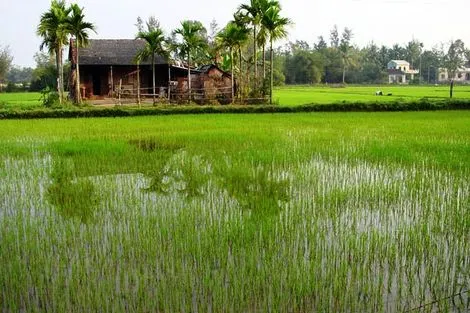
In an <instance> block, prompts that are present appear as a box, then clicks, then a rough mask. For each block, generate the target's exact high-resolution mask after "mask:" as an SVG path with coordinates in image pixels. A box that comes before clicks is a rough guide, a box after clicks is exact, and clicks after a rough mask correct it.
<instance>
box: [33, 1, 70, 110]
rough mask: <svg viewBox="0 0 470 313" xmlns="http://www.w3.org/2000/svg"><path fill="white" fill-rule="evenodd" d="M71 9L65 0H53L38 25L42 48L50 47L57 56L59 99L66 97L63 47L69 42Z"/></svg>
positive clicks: (50, 50)
mask: <svg viewBox="0 0 470 313" xmlns="http://www.w3.org/2000/svg"><path fill="white" fill-rule="evenodd" d="M70 11H71V9H70V8H69V7H67V6H66V4H65V0H52V2H51V6H50V8H49V10H48V11H47V12H45V13H43V14H42V15H41V19H40V22H39V25H38V27H37V35H38V36H40V37H42V40H43V41H42V43H41V46H40V49H41V50H43V49H44V48H45V47H47V48H48V51H49V53H50V54H54V55H55V57H56V67H57V72H58V90H59V101H60V102H61V103H62V101H63V99H64V67H63V52H62V50H63V48H64V46H66V45H67V44H68V34H69V32H68V30H67V20H68V17H69V13H70Z"/></svg>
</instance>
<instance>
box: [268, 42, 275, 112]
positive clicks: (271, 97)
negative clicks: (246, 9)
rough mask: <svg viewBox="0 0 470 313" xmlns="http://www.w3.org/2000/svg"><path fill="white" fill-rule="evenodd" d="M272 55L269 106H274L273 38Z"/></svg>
mask: <svg viewBox="0 0 470 313" xmlns="http://www.w3.org/2000/svg"><path fill="white" fill-rule="evenodd" d="M270 50H271V51H270V53H271V64H270V66H271V73H270V75H271V79H270V83H269V104H270V105H272V104H273V86H274V51H273V39H272V37H271V47H270Z"/></svg>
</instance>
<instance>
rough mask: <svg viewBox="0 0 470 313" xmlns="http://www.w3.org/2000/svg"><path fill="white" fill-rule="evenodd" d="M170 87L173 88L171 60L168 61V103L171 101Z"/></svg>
mask: <svg viewBox="0 0 470 313" xmlns="http://www.w3.org/2000/svg"><path fill="white" fill-rule="evenodd" d="M170 89H171V65H170V62H168V103H170V102H171V98H170Z"/></svg>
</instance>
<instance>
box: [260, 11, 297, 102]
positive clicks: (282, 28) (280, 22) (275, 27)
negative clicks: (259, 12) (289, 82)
mask: <svg viewBox="0 0 470 313" xmlns="http://www.w3.org/2000/svg"><path fill="white" fill-rule="evenodd" d="M280 11H281V7H280V5H279V4H278V5H273V6H271V7H270V8H269V9H268V10H267V11H266V13H265V14H264V15H263V21H262V23H263V26H264V27H265V28H266V30H267V32H268V34H269V43H270V62H271V64H270V76H271V77H270V86H269V103H270V104H272V103H273V67H274V66H273V65H274V62H273V61H274V50H273V42H274V41H275V40H279V39H282V38H285V37H286V36H287V29H286V27H287V26H288V25H290V24H292V21H291V20H290V19H288V18H285V17H281V16H280V15H279V13H280Z"/></svg>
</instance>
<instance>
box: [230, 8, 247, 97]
mask: <svg viewBox="0 0 470 313" xmlns="http://www.w3.org/2000/svg"><path fill="white" fill-rule="evenodd" d="M233 22H234V23H235V24H236V25H237V27H238V30H239V33H238V37H239V38H238V44H237V50H238V53H237V54H238V62H239V65H238V66H239V67H238V73H239V77H238V80H239V97H240V100H242V97H243V94H244V92H243V89H244V79H243V50H242V48H243V46H244V45H245V44H246V43H247V42H248V39H249V36H250V32H251V30H250V29H249V28H248V24H249V19H248V18H247V17H246V16H245V15H244V14H242V12H240V11H237V12H236V13H235V14H234V15H233ZM246 74H247V79H246V83H248V81H249V79H248V68H247V73H246Z"/></svg>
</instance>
